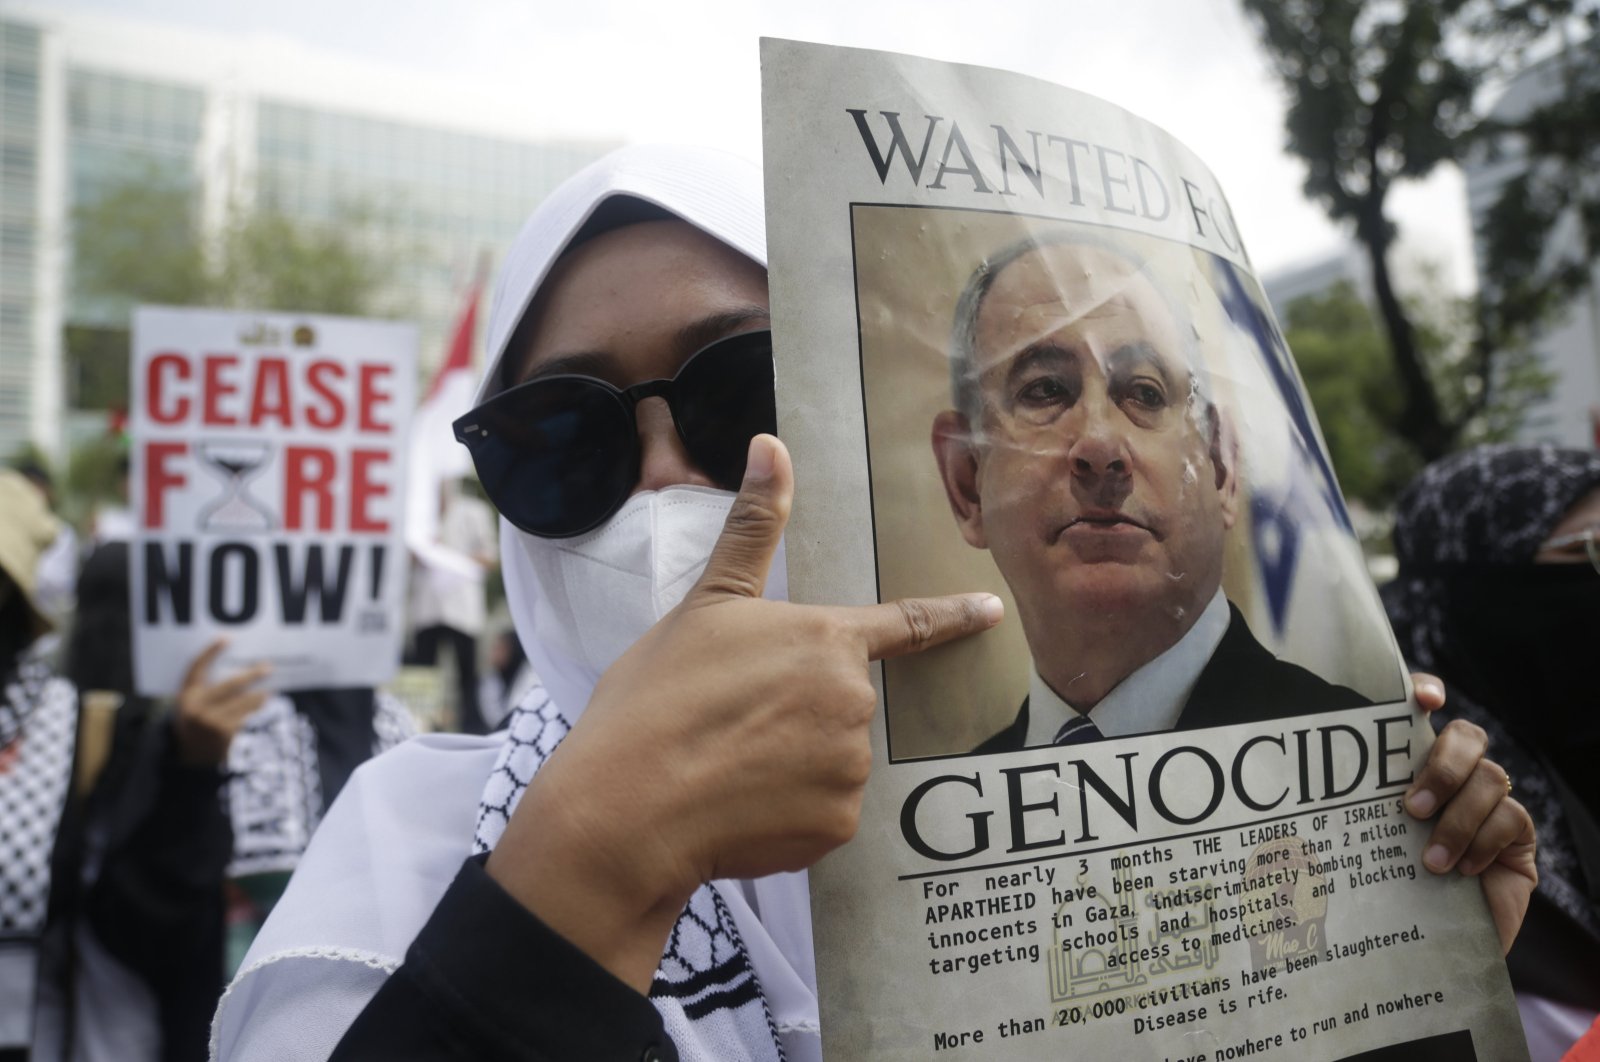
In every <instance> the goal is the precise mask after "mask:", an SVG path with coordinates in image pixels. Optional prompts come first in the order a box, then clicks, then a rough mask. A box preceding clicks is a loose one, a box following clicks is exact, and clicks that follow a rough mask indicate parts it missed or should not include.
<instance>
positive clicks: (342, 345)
mask: <svg viewBox="0 0 1600 1062" xmlns="http://www.w3.org/2000/svg"><path fill="white" fill-rule="evenodd" d="M415 363H416V332H415V328H414V327H413V326H411V325H407V324H398V323H392V322H386V321H367V320H358V319H354V318H342V317H321V316H302V315H292V314H271V313H266V314H262V313H239V312H234V311H220V310H200V309H175V308H167V307H141V308H139V309H138V311H137V312H136V313H135V315H134V326H133V411H132V416H131V418H130V434H131V438H132V462H131V465H132V467H131V472H132V475H131V492H132V495H133V497H132V501H133V505H134V510H135V512H136V514H137V526H138V531H137V535H136V538H135V540H134V543H133V547H132V608H133V645H134V665H135V667H134V672H135V674H134V679H135V684H136V685H137V687H138V691H139V692H140V693H141V694H146V695H151V696H161V695H168V694H172V693H174V692H176V691H177V690H178V688H179V687H180V686H181V685H182V683H183V678H184V675H185V673H186V672H187V669H188V667H189V664H190V662H191V661H193V660H194V658H195V657H196V656H197V655H198V654H199V653H200V652H201V650H202V649H204V648H205V647H206V646H207V645H209V644H210V643H211V642H212V641H213V640H215V639H216V638H218V637H226V638H227V639H228V647H227V649H226V650H225V651H224V653H223V655H222V657H221V658H220V660H219V661H218V662H217V671H216V673H217V674H226V673H228V672H229V671H232V670H236V669H240V668H243V667H246V666H248V665H250V664H253V663H255V662H257V661H265V662H267V663H269V664H271V665H272V668H273V672H272V676H271V678H270V680H269V681H270V682H271V684H272V685H273V686H274V687H276V688H279V689H304V688H316V687H340V686H372V685H376V684H377V683H380V682H383V681H385V680H386V679H388V678H389V677H391V676H392V675H393V673H394V671H395V669H396V667H398V664H399V656H400V643H401V638H402V634H403V631H402V617H403V614H404V612H403V610H404V604H405V578H406V569H407V567H408V565H407V561H406V555H405V552H404V546H403V543H402V539H401V532H402V527H401V516H402V514H403V513H404V511H405V498H404V497H403V493H404V486H405V474H404V473H405V469H404V467H403V455H404V453H405V439H406V425H407V421H408V419H409V417H410V413H411V409H412V407H413V405H414V404H415V393H414V392H415Z"/></svg>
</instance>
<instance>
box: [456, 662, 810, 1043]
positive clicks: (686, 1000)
mask: <svg viewBox="0 0 1600 1062" xmlns="http://www.w3.org/2000/svg"><path fill="white" fill-rule="evenodd" d="M570 729H571V727H570V725H569V724H568V723H567V721H566V719H565V718H564V717H563V716H562V715H561V712H560V710H559V709H557V708H556V706H555V703H554V702H552V701H551V700H550V695H549V694H548V693H547V692H546V691H545V690H544V689H542V688H535V689H533V690H531V691H529V693H528V695H527V696H526V697H524V698H523V701H522V703H521V704H519V705H518V706H517V707H516V708H515V709H513V711H512V714H511V722H510V727H509V731H508V736H507V740H506V744H505V748H504V749H503V750H502V751H501V753H500V757H499V759H498V760H497V761H496V763H495V767H494V770H493V771H492V772H491V773H490V775H489V780H488V783H487V785H485V787H484V791H483V799H482V800H481V801H480V802H479V805H478V826H477V830H476V832H475V835H474V838H473V850H474V851H476V852H480V853H481V852H487V851H489V850H490V849H492V848H493V847H494V846H495V844H496V843H497V842H498V841H499V840H500V836H501V834H503V833H504V832H505V828H506V825H507V824H508V823H509V822H510V821H511V815H512V813H513V812H515V811H516V807H517V803H518V801H520V800H521V799H522V794H523V791H524V790H526V789H527V787H528V783H529V782H530V781H531V780H532V779H533V776H534V773H535V772H536V771H538V769H539V768H540V767H541V766H542V765H543V764H544V762H545V760H547V759H548V758H549V757H550V754H551V753H553V752H554V751H555V750H556V746H558V745H559V744H561V741H562V739H563V738H565V737H566V736H567V732H568V731H569V730H570ZM650 1002H651V1003H653V1004H655V1008H656V1010H657V1012H658V1013H660V1015H661V1020H662V1023H663V1025H665V1026H666V1029H667V1032H668V1033H669V1034H670V1035H671V1036H672V1039H673V1042H674V1043H675V1044H677V1046H678V1052H679V1054H680V1056H681V1057H682V1058H683V1059H684V1060H685V1062H734V1060H740V1062H743V1060H750V1062H756V1060H759V1062H782V1059H783V1057H784V1054H783V1048H782V1047H781V1046H780V1044H779V1042H778V1034H777V1031H776V1029H775V1028H774V1027H773V1024H772V1016H771V1014H770V1012H769V1010H768V1008H767V1001H766V997H765V996H764V995H763V994H762V991H761V984H760V982H759V981H758V980H757V979H756V973H755V968H754V967H753V966H751V964H750V956H749V954H748V953H747V952H746V950H745V946H744V942H743V940H741V939H740V937H739V930H738V927H737V926H736V925H735V924H734V920H733V915H732V913H731V912H730V911H729V910H728V907H727V905H726V904H725V903H724V902H723V899H722V897H721V896H719V895H718V894H717V891H716V890H715V889H713V888H711V887H710V886H708V885H702V886H701V887H700V888H698V889H696V890H695V892H694V895H693V896H691V897H690V898H689V902H688V904H687V905H685V907H684V909H683V913H682V914H680V915H679V916H678V921H677V923H676V924H675V925H674V926H673V928H672V935H671V937H670V938H668V941H667V948H666V951H665V952H664V953H663V954H662V956H661V963H660V965H659V966H657V967H656V975H655V979H654V981H653V982H652V983H651V985H650Z"/></svg>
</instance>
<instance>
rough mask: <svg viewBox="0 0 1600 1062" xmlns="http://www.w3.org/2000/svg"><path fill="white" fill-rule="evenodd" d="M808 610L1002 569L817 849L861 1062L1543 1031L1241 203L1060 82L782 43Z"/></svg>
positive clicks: (992, 575) (1151, 130) (778, 249)
mask: <svg viewBox="0 0 1600 1062" xmlns="http://www.w3.org/2000/svg"><path fill="white" fill-rule="evenodd" d="M762 67H763V72H762V76H763V86H764V125H765V152H766V158H765V164H766V175H767V176H766V180H767V204H768V235H769V242H770V248H771V251H770V253H771V263H770V264H771V289H772V300H773V318H774V333H775V336H776V337H777V344H778V346H777V372H778V385H779V411H778V412H779V417H778V422H779V432H780V434H781V435H782V436H783V437H784V439H785V440H786V441H787V442H788V444H789V446H790V447H791V449H792V451H793V453H794V456H795V467H796V475H797V484H796V486H797V493H796V505H795V511H794V516H793V519H792V521H791V523H790V526H789V531H788V535H787V538H786V542H787V550H788V559H789V580H790V590H791V596H792V597H793V598H794V599H795V600H801V601H815V602H838V603H869V602H872V601H879V600H882V601H888V600H892V599H895V598H900V597H905V596H913V595H925V594H935V593H945V592H953V591H969V590H980V589H988V590H993V591H994V592H996V593H998V594H1000V595H1001V596H1002V597H1003V598H1004V599H1005V601H1006V606H1007V619H1006V621H1005V623H1003V624H1002V625H1001V626H1000V627H999V628H997V629H996V630H994V631H992V632H989V633H986V634H984V635H981V636H979V637H977V638H974V639H971V640H968V641H966V642H963V643H961V644H959V645H955V646H950V647H946V648H943V649H940V650H936V651H933V652H930V653H926V654H922V655H917V656H913V657H909V658H905V659H901V660H896V661H890V662H889V663H887V664H886V665H885V666H884V667H883V669H882V672H881V679H882V684H881V687H880V694H881V701H880V709H881V711H880V713H879V716H878V719H877V721H876V724H875V729H874V742H875V756H876V761H877V762H876V765H875V768H874V772H873V777H872V781H871V782H870V783H869V786H868V790H867V794H866V800H865V806H864V811H863V819H862V825H861V829H860V832H859V835H858V836H857V838H856V839H855V840H854V841H853V842H852V843H850V844H849V845H847V846H845V847H844V848H843V849H841V850H840V851H839V852H837V853H835V854H834V855H832V856H830V857H828V858H827V859H825V860H824V861H823V862H822V863H821V864H819V865H818V866H817V867H816V868H815V869H814V870H813V872H812V877H811V882H812V892H813V914H814V919H815V925H816V942H817V967H818V979H819V985H820V992H821V1000H822V1020H823V1046H824V1052H825V1054H826V1055H827V1057H828V1058H829V1059H834V1060H850V1059H863V1060H868V1059H870V1060H875V1062H877V1060H894V1059H928V1058H945V1057H948V1058H951V1059H986V1058H996V1059H999V1058H1004V1059H1059V1058H1075V1059H1113V1058H1149V1059H1165V1060H1171V1062H1178V1060H1180V1059H1184V1060H1189V1059H1194V1060H1200V1059H1204V1060H1217V1059H1236V1058H1265V1059H1272V1058H1281V1059H1289V1058H1293V1059H1296V1060H1300V1062H1316V1060H1332V1059H1349V1058H1361V1059H1380V1058H1382V1059H1390V1058H1392V1059H1397V1060H1398V1059H1405V1060H1408V1062H1409V1060H1415V1059H1425V1058H1426V1059H1452V1060H1454V1059H1520V1058H1525V1057H1526V1054H1525V1050H1524V1048H1523V1046H1522V1034H1521V1027H1520V1024H1519V1021H1518V1018H1517V1014H1516V1009H1515V1005H1514V1003H1513V1000H1512V995H1511V991H1510V986H1509V982H1508V980H1507V976H1506V972H1505V966H1504V963H1503V962H1502V960H1501V957H1500V949H1499V945H1498V941H1497V938H1496V935H1495V933H1494V930H1493V926H1492V924H1491V922H1490V919H1489V916H1488V912H1487V909H1486V907H1485V905H1484V902H1483V899H1482V896H1481V894H1480V892H1479V887H1478V884H1477V882H1476V881H1474V880H1470V879H1463V878H1460V877H1459V876H1454V875H1452V876H1448V877H1444V878H1435V877H1434V876H1433V875H1431V874H1429V873H1427V872H1426V871H1425V870H1424V869H1423V868H1422V865H1421V860H1420V855H1421V850H1422V847H1423V844H1424V842H1425V840H1426V838H1427V835H1428V829H1429V827H1428V826H1427V825H1425V824H1421V823H1418V822H1416V821H1414V820H1412V819H1411V818H1409V817H1408V816H1407V815H1406V814H1405V813H1404V812H1403V810H1402V807H1401V797H1402V795H1403V794H1404V792H1405V790H1406V788H1407V786H1408V784H1409V782H1410V780H1411V778H1412V775H1413V772H1414V771H1415V770H1416V769H1417V767H1418V766H1419V765H1420V764H1421V763H1422V761H1423V759H1424V757H1425V754H1426V752H1427V750H1428V748H1429V747H1430V745H1431V743H1432V734H1431V730H1430V729H1429V727H1428V724H1427V722H1426V720H1425V719H1424V718H1423V717H1422V716H1421V714H1420V713H1418V712H1417V711H1416V710H1415V709H1414V708H1413V706H1412V702H1411V693H1410V688H1409V683H1408V679H1407V677H1406V675H1405V674H1404V671H1403V667H1402V663H1401V660H1400V657H1399V654H1398V651H1397V649H1396V647H1395V644H1394V641H1393V638H1392V637H1391V635H1390V633H1389V629H1388V626H1387V624H1386V622H1385V620H1384V616H1383V611H1382V608H1381V606H1380V604H1379V601H1378V598H1377V594H1376V592H1375V591H1374V589H1373V587H1372V584H1371V582H1370V580H1369V579H1368V577H1367V575H1366V573H1365V568H1364V565H1363V562H1362V557H1361V551H1360V548H1359V545H1358V544H1357V542H1356V540H1355V537H1354V535H1353V534H1352V532H1351V529H1350V522H1349V516H1348V514H1347V512H1346V510H1345V507H1344V503H1343V501H1342V499H1341V497H1340V495H1339V491H1338V487H1337V485H1336V483H1335V480H1334V477H1333V473H1332V469H1331V467H1330V465H1329V462H1328V458H1327V455H1326V450H1325V447H1324V446H1323V444H1322V440H1321V437H1320V435H1319V432H1318V428H1317V426H1316V423H1315V420H1314V418H1313V416H1312V413H1311V410H1310V406H1309V404H1308V402H1307V400H1306V397H1305V392H1304V389H1303V387H1302V386H1301V383H1300V380H1299V377H1298V375H1297V373H1296V371H1295V368H1294V364H1293V362H1292V360H1291V359H1290V356H1289V352H1288V350H1287V348H1286V347H1285V345H1284V342H1283V338H1282V336H1281V335H1280V333H1279V331H1278V328H1277V325H1276V323H1275V322H1274V321H1273V319H1272V315H1271V312H1270V311H1269V310H1268V308H1267V304H1266V301H1265V299H1264V297H1263V295H1262V292H1261V288H1260V285H1259V284H1258V282H1257V280H1256V278H1255V276H1254V275H1253V272H1252V269H1251V265H1250V260H1249V257H1248V255H1247V254H1246V252H1245V249H1244V245H1243V242H1242V239H1241V234H1240V233H1239V231H1238V229H1237V227H1236V226H1235V224H1234V221H1233V216H1232V213H1231V211H1230V210H1229V207H1228V202H1227V199H1226V197H1225V196H1224V194H1223V192H1222V189H1221V188H1219V187H1218V185H1217V183H1216V181H1215V179H1214V178H1213V177H1212V175H1211V173H1210V171H1209V170H1207V169H1206V167H1205V166H1204V165H1203V164H1202V163H1201V162H1200V161H1199V159H1197V158H1196V157H1195V156H1194V155H1193V154H1192V153H1190V152H1189V151H1188V150H1187V149H1185V148H1184V147H1183V146H1182V145H1181V144H1179V143H1178V142H1177V141H1175V140H1174V139H1172V137H1170V136H1169V135H1167V134H1166V133H1165V132H1163V131H1162V130H1160V129H1158V128H1155V127H1153V126H1151V125H1149V124H1148V123H1145V122H1142V121H1140V120H1139V119H1137V118H1135V117H1133V116H1132V115H1130V114H1128V113H1127V112H1125V111H1122V110H1121V109H1119V108H1116V107H1114V106H1111V105H1109V104H1107V103H1104V102H1102V101H1100V100H1097V99H1094V98H1092V97H1089V96H1086V95H1083V94H1082V93H1079V92H1074V91H1071V90H1068V89H1064V88H1058V87H1055V86H1052V85H1048V84H1044V83H1042V82H1039V81H1036V80H1034V79H1031V78H1026V77H1022V76H1019V75H1015V74H1009V73H1004V72H998V71H990V70H983V69H977V68H973V67H964V66H956V65H951V64H943V63H937V62H931V61H926V60H921V59H915V58H909V57H905V56H898V55H889V54H882V53H873V52H865V51H857V50H851V49H841V48H828V47H820V46H814V45H802V44H795V43H790V42H783V41H770V40H769V41H766V42H764V45H763V52H762Z"/></svg>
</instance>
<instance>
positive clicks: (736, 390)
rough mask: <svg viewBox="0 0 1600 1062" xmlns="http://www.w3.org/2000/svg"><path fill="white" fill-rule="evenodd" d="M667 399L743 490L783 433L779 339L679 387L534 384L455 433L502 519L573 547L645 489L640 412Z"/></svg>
mask: <svg viewBox="0 0 1600 1062" xmlns="http://www.w3.org/2000/svg"><path fill="white" fill-rule="evenodd" d="M656 395H659V396H661V397H662V398H664V399H666V402H667V405H668V407H669V408H671V410H672V422H673V424H674V425H676V427H677V429H678V436H679V438H681V439H682V440H683V444H684V446H685V447H686V448H687V449H688V451H689V456H690V457H692V458H693V459H694V462H695V464H697V465H699V466H700V469H701V471H703V472H705V474H706V475H707V476H709V477H711V481H712V482H713V483H716V484H717V485H718V486H720V487H724V488H726V489H728V490H737V489H738V487H739V482H740V481H741V480H742V479H744V465H745V457H746V455H747V453H748V452H749V449H750V440H751V439H752V438H754V437H755V436H756V435H759V434H761V433H762V432H767V433H772V432H775V431H776V430H777V419H778V417H777V410H776V400H775V398H774V390H773V378H772V333H771V332H770V331H765V330H763V331H759V332H741V333H739V334H738V335H733V336H728V337H726V338H724V339H719V340H717V341H716V342H715V343H712V344H710V345H709V346H706V347H704V348H702V349H701V350H699V351H698V352H696V353H695V354H694V355H693V356H691V357H690V358H689V360H688V361H686V362H684V363H683V367H682V368H680V369H679V370H678V373H677V375H676V376H674V377H673V378H672V379H670V380H647V381H645V382H644V383H637V384H634V385H633V386H632V387H629V388H626V389H619V388H616V387H613V386H612V385H611V384H608V383H606V382H605V381H604V380H597V379H595V378H594V377H592V376H577V375H567V374H563V375H558V376H546V377H544V378H542V379H536V380H529V381H528V382H527V383H524V384H519V385H517V386H516V387H513V388H511V389H510V390H508V391H504V392H502V393H500V394H498V395H496V396H495V397H493V398H491V399H489V401H487V402H485V403H484V404H483V405H481V406H479V407H478V408H476V409H474V410H472V412H470V413H468V414H466V415H465V416H463V417H461V418H460V419H458V420H457V421H456V422H455V433H456V439H457V440H458V441H459V442H461V443H462V444H464V445H465V446H466V447H467V449H468V450H470V451H472V463H473V464H474V465H475V466H476V467H477V469H478V479H479V480H480V481H481V482H482V483H483V489H484V491H485V492H486V493H487V494H488V495H489V500H490V501H492V502H494V505H495V508H497V509H499V510H500V512H501V514H502V515H504V516H505V518H506V519H507V520H510V521H511V522H512V523H513V524H515V525H516V526H517V527H520V528H521V529H522V530H524V531H526V532H528V533H529V534H530V535H538V536H539V537H541V538H570V537H572V536H573V535H581V534H583V533H584V532H585V531H592V530H594V529H595V528H596V527H599V526H600V525H601V524H603V523H605V521H606V520H608V519H609V518H610V517H611V514H613V513H615V512H616V511H617V510H618V509H620V508H622V503H623V502H625V501H627V500H628V495H629V494H631V493H632V492H633V488H634V485H635V484H636V483H638V482H639V458H640V453H639V428H638V424H637V422H636V421H635V419H634V407H635V406H637V405H638V404H639V401H640V400H641V399H645V398H650V397H653V396H656Z"/></svg>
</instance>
